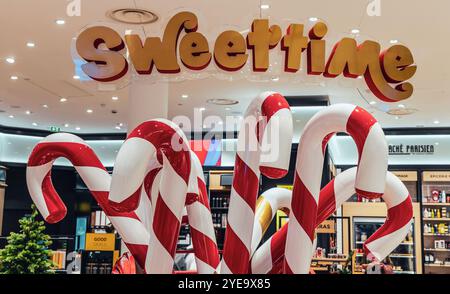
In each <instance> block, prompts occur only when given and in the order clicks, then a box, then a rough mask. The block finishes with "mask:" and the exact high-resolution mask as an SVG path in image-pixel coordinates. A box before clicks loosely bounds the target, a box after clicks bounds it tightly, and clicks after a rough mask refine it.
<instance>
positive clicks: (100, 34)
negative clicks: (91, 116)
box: [76, 11, 417, 102]
mask: <svg viewBox="0 0 450 294" xmlns="http://www.w3.org/2000/svg"><path fill="white" fill-rule="evenodd" d="M198 29H199V23H198V19H197V16H196V15H195V14H194V13H192V12H186V11H185V12H180V13H177V14H176V15H174V16H173V17H172V18H171V19H170V20H169V22H168V24H167V26H166V28H165V30H164V34H163V36H162V38H159V37H148V38H146V39H145V40H142V39H141V38H140V37H139V35H136V34H129V35H125V37H124V39H125V40H124V39H122V37H121V36H120V34H119V33H118V32H116V31H115V30H113V29H111V28H109V27H105V26H95V27H90V28H87V29H85V30H84V31H83V32H81V34H80V35H79V36H78V38H77V41H76V48H77V52H78V54H79V55H80V56H81V57H82V58H83V59H84V60H85V61H87V63H86V64H83V65H82V70H83V72H84V73H85V74H86V75H88V76H89V77H90V78H92V79H94V80H96V81H100V82H109V81H114V80H117V79H120V78H121V77H122V76H124V75H125V74H126V73H127V71H128V67H129V65H128V61H127V59H126V58H125V56H124V54H123V52H122V50H123V49H125V46H126V47H127V49H128V52H129V57H130V62H131V63H132V65H133V67H134V68H135V70H136V72H137V73H138V74H140V75H151V73H152V71H153V69H154V68H155V69H156V70H157V71H158V72H159V73H163V74H168V75H170V74H176V73H179V72H180V71H181V67H180V63H179V60H180V61H181V63H182V64H183V66H185V67H186V68H188V69H190V70H194V71H201V70H203V69H205V68H206V67H207V66H208V65H209V64H210V63H211V62H212V60H214V62H215V64H216V65H217V66H218V67H219V68H220V69H221V70H224V71H229V72H233V71H238V70H240V69H241V68H242V67H243V66H244V65H245V64H246V63H247V62H251V63H252V68H253V71H254V72H265V71H267V70H268V69H269V64H270V61H269V52H270V50H275V48H276V47H277V46H278V45H280V46H278V47H279V48H280V50H282V51H283V52H284V55H285V56H284V61H285V62H284V71H285V72H288V73H292V74H295V73H297V72H298V71H299V69H300V67H301V64H302V53H303V52H304V51H306V57H307V58H306V63H307V73H308V74H309V75H323V76H324V77H326V78H334V77H337V76H339V75H344V76H345V77H348V78H357V77H359V76H364V78H365V81H366V83H367V86H368V87H369V89H370V90H371V91H372V92H373V93H374V94H375V95H376V96H377V97H378V98H380V99H381V100H384V101H387V102H395V101H400V100H404V99H407V98H409V97H411V95H412V93H413V85H412V84H411V83H409V82H407V80H409V79H410V78H412V77H413V76H414V74H415V72H416V69H417V67H416V66H415V65H414V58H413V55H412V53H411V51H410V50H409V49H408V48H407V47H405V46H403V45H399V44H397V45H393V46H391V47H390V48H388V49H386V50H384V51H381V46H380V44H379V43H377V42H375V41H364V42H363V43H361V44H357V42H356V40H355V39H353V38H347V37H346V38H342V39H341V40H340V41H339V42H338V43H336V44H335V46H334V48H333V50H332V52H331V54H330V55H329V56H326V52H325V46H326V41H325V40H324V38H325V36H326V34H327V32H328V28H327V25H326V24H325V23H323V22H317V23H316V24H315V25H314V26H313V27H312V28H311V30H310V31H309V32H308V34H307V35H305V33H304V25H303V24H297V23H292V24H290V25H289V26H288V28H287V30H286V33H284V34H283V33H282V30H281V28H280V26H279V25H276V24H274V25H270V24H269V20H268V19H256V20H254V21H253V23H252V26H251V30H250V32H249V33H248V34H247V36H246V37H245V36H243V35H242V34H241V33H239V32H237V31H233V30H228V31H224V32H222V33H221V34H219V36H218V37H217V38H216V40H215V42H214V48H212V50H211V48H209V43H208V40H207V39H206V37H205V36H204V35H203V34H202V33H200V32H199V31H198ZM182 32H184V33H185V34H184V35H183V36H182V38H181V40H179V39H180V37H181V34H182ZM101 44H103V45H104V46H106V48H105V47H103V48H100V45H101ZM250 55H251V58H250V57H249V56H250Z"/></svg>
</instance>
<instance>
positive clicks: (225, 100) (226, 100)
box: [206, 98, 239, 106]
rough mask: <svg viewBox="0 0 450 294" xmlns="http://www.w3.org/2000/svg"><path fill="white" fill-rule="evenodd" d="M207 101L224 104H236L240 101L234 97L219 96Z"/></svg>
mask: <svg viewBox="0 0 450 294" xmlns="http://www.w3.org/2000/svg"><path fill="white" fill-rule="evenodd" d="M206 103H208V104H214V105H221V106H223V105H236V104H238V103H239V101H237V100H233V99H226V98H219V99H209V100H207V101H206Z"/></svg>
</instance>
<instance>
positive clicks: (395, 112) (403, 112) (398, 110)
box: [387, 108, 418, 116]
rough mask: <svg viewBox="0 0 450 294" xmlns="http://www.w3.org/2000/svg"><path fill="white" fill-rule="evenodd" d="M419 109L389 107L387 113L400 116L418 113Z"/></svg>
mask: <svg viewBox="0 0 450 294" xmlns="http://www.w3.org/2000/svg"><path fill="white" fill-rule="evenodd" d="M417 111H418V110H417V109H415V108H392V109H389V111H388V112H387V114H390V115H395V116H399V115H411V114H413V113H416V112H417Z"/></svg>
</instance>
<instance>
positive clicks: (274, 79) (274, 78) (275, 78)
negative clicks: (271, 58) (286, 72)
mask: <svg viewBox="0 0 450 294" xmlns="http://www.w3.org/2000/svg"><path fill="white" fill-rule="evenodd" d="M279 80H280V78H279V77H272V81H273V82H278V81H279Z"/></svg>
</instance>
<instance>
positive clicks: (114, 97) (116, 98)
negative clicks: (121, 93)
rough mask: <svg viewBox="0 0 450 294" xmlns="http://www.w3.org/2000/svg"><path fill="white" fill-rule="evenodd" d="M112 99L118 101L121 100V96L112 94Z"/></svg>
mask: <svg viewBox="0 0 450 294" xmlns="http://www.w3.org/2000/svg"><path fill="white" fill-rule="evenodd" d="M111 99H112V100H114V101H117V100H119V97H117V96H112V97H111Z"/></svg>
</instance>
